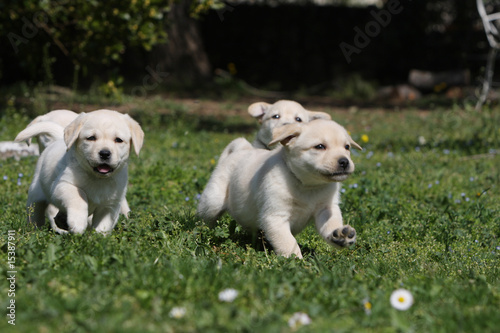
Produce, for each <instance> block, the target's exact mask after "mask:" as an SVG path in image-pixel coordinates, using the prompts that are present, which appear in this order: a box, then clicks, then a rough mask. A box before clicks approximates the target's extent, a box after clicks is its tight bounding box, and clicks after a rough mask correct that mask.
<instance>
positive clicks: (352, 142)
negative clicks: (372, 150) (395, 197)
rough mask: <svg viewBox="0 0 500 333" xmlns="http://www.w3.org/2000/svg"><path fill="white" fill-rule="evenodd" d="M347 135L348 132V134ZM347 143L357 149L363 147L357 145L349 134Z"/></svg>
mask: <svg viewBox="0 0 500 333" xmlns="http://www.w3.org/2000/svg"><path fill="white" fill-rule="evenodd" d="M348 135H349V134H348ZM349 143H350V144H351V146H353V147H354V148H356V149H357V150H363V148H362V147H361V146H360V145H358V144H357V143H356V142H355V141H354V140H353V139H352V138H351V136H350V135H349Z"/></svg>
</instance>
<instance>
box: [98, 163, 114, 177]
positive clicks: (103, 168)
mask: <svg viewBox="0 0 500 333" xmlns="http://www.w3.org/2000/svg"><path fill="white" fill-rule="evenodd" d="M94 171H95V172H97V173H100V174H101V175H107V174H110V173H111V172H113V168H112V167H110V166H109V165H108V164H99V165H98V166H96V167H95V168H94Z"/></svg>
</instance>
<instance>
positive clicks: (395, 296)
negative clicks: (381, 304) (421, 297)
mask: <svg viewBox="0 0 500 333" xmlns="http://www.w3.org/2000/svg"><path fill="white" fill-rule="evenodd" d="M391 305H392V307H393V308H395V309H396V310H399V311H406V310H408V309H409V308H410V307H411V306H412V305H413V295H412V294H411V293H410V292H409V291H408V290H406V289H397V290H395V291H394V292H393V293H392V295H391Z"/></svg>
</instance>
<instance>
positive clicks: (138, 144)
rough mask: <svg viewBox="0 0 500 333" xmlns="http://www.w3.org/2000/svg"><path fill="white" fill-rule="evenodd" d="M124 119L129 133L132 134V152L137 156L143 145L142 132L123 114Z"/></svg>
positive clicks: (139, 126) (136, 123)
mask: <svg viewBox="0 0 500 333" xmlns="http://www.w3.org/2000/svg"><path fill="white" fill-rule="evenodd" d="M124 116H125V119H126V121H127V123H128V127H129V128H130V133H131V134H132V145H133V146H134V151H135V153H136V154H137V155H139V152H140V151H141V148H142V144H143V143H144V132H143V131H142V128H141V125H139V123H138V122H137V121H135V120H134V119H132V117H130V116H129V115H128V114H125V115H124Z"/></svg>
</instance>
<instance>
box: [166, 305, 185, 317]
mask: <svg viewBox="0 0 500 333" xmlns="http://www.w3.org/2000/svg"><path fill="white" fill-rule="evenodd" d="M168 315H169V317H170V318H175V319H180V318H182V317H184V316H185V315H186V308H184V307H181V306H176V307H174V308H172V310H170V312H169V314H168Z"/></svg>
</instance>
